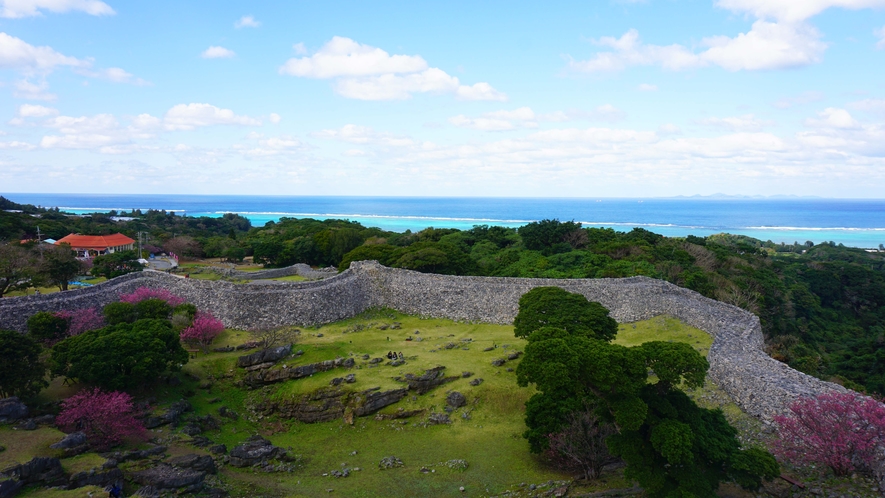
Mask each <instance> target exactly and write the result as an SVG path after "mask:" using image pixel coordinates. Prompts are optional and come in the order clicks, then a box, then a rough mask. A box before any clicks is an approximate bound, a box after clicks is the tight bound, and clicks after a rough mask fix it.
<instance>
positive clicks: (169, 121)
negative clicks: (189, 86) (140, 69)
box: [163, 104, 261, 130]
mask: <svg viewBox="0 0 885 498" xmlns="http://www.w3.org/2000/svg"><path fill="white" fill-rule="evenodd" d="M163 124H164V125H165V127H166V129H167V130H193V129H194V128H197V127H201V126H212V125H241V126H259V125H261V121H260V120H258V119H255V118H251V117H249V116H238V115H236V114H234V112H233V111H232V110H230V109H220V108H218V107H215V106H214V105H209V104H178V105H176V106H174V107H172V108H171V109H169V110H168V111H166V115H165V116H164V117H163Z"/></svg>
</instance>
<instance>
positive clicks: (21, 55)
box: [0, 33, 90, 72]
mask: <svg viewBox="0 0 885 498" xmlns="http://www.w3.org/2000/svg"><path fill="white" fill-rule="evenodd" d="M89 65H90V63H89V62H88V61H85V60H80V59H77V58H76V57H69V56H66V55H64V54H61V53H59V52H56V51H55V50H53V49H52V48H51V47H35V46H33V45H31V44H29V43H27V42H25V41H24V40H22V39H20V38H16V37H14V36H10V35H8V34H6V33H0V68H5V69H18V70H21V71H26V72H33V71H51V70H52V69H54V68H55V67H56V66H71V67H88V66H89Z"/></svg>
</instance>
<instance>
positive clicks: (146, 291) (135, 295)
mask: <svg viewBox="0 0 885 498" xmlns="http://www.w3.org/2000/svg"><path fill="white" fill-rule="evenodd" d="M146 299H159V300H161V301H165V302H166V303H168V304H169V306H172V307H173V308H174V307H175V306H178V305H179V304H184V299H182V298H180V297H178V296H176V295H175V294H173V293H171V292H169V291H168V290H166V289H152V288H150V287H139V288H137V289H135V291H134V292H132V293H129V294H123V295H122V296H120V302H123V303H132V304H136V303H139V302H141V301H144V300H146Z"/></svg>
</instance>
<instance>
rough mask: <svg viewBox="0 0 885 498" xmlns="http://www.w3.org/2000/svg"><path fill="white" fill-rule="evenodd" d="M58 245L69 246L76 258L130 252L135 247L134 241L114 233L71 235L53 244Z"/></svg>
mask: <svg viewBox="0 0 885 498" xmlns="http://www.w3.org/2000/svg"><path fill="white" fill-rule="evenodd" d="M59 244H69V245H70V246H71V249H73V250H75V251H77V256H78V257H81V258H89V257H92V256H99V255H102V254H111V253H115V252H117V251H129V250H132V249H134V247H135V240H133V239H130V238H129V237H127V236H125V235H123V234H122V233H115V234H113V235H79V234H74V233H72V234H70V235H68V236H66V237H63V238H61V239H59V240H57V241H56V242H55V245H59Z"/></svg>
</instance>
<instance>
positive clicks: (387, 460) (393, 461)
mask: <svg viewBox="0 0 885 498" xmlns="http://www.w3.org/2000/svg"><path fill="white" fill-rule="evenodd" d="M402 466H403V461H402V460H400V459H399V458H397V457H395V456H386V457H384V458H382V459H381V463H379V464H378V467H379V468H380V469H381V470H386V469H393V468H396V467H402Z"/></svg>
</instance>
